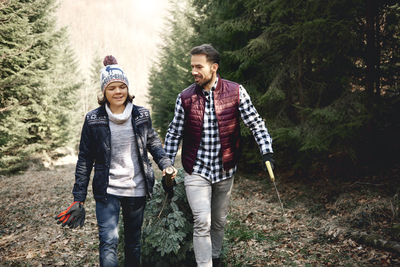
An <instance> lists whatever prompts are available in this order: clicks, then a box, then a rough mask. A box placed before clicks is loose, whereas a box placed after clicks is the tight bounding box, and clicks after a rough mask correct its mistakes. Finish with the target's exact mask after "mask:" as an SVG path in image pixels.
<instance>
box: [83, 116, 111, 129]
mask: <svg viewBox="0 0 400 267" xmlns="http://www.w3.org/2000/svg"><path fill="white" fill-rule="evenodd" d="M87 121H88V125H91V126H92V125H107V123H108V122H107V117H106V116H97V115H96V114H91V115H87Z"/></svg>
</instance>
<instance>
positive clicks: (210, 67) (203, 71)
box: [190, 54, 218, 87]
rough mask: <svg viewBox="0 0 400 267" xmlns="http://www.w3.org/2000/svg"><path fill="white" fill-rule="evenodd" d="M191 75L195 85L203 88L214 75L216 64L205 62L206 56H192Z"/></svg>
mask: <svg viewBox="0 0 400 267" xmlns="http://www.w3.org/2000/svg"><path fill="white" fill-rule="evenodd" d="M190 65H191V66H192V75H193V78H194V81H195V83H196V84H198V85H200V86H202V87H205V86H206V85H207V84H209V83H210V82H211V81H212V80H213V78H214V77H215V75H216V72H217V69H218V64H217V63H211V62H208V61H207V57H206V55H203V54H200V55H192V58H191V63H190Z"/></svg>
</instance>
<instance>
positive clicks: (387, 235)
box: [0, 163, 400, 266]
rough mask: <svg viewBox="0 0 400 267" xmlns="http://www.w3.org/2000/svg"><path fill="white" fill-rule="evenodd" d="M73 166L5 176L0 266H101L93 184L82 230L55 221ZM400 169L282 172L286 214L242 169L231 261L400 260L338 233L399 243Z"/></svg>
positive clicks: (230, 231)
mask: <svg viewBox="0 0 400 267" xmlns="http://www.w3.org/2000/svg"><path fill="white" fill-rule="evenodd" d="M74 168H75V167H74V164H70V163H69V164H62V165H58V166H55V167H53V168H52V169H51V170H50V169H44V168H35V167H33V168H31V169H29V170H28V171H26V172H25V173H24V174H19V175H12V176H1V177H0V196H1V198H0V203H1V205H0V266H98V236H97V225H96V218H95V212H94V200H93V196H92V192H91V186H89V192H88V198H87V201H86V203H85V207H86V211H87V212H86V222H85V226H84V227H83V228H79V229H73V230H71V229H69V228H62V227H61V226H60V225H57V224H56V221H55V219H54V217H55V215H56V214H58V213H59V212H60V211H61V210H62V209H63V208H66V207H68V206H69V205H70V203H71V202H72V194H71V190H72V185H73V180H74V176H73V174H74ZM398 175H399V173H398V169H396V170H394V171H392V172H388V173H387V174H386V176H385V177H369V178H368V179H367V178H363V179H359V180H354V181H352V182H345V181H337V180H336V181H335V182H332V181H318V182H316V181H315V182H312V181H304V180H295V179H289V178H283V177H285V175H284V174H281V176H282V179H281V180H280V179H279V176H278V179H277V188H278V190H279V193H280V195H281V198H282V201H283V203H284V212H285V215H282V209H281V207H280V204H279V202H278V199H277V196H276V192H275V188H274V187H273V185H271V183H270V182H269V180H268V179H267V178H265V177H261V174H260V176H252V177H249V176H247V177H245V176H243V175H240V174H238V175H237V176H236V178H235V179H236V180H235V186H234V190H233V194H232V201H231V211H230V215H229V218H228V225H227V228H226V235H225V241H224V246H225V247H224V251H223V254H224V262H225V264H226V266H269V265H271V266H399V265H400V254H398V253H399V252H398V251H397V252H396V251H395V250H393V249H390V248H389V249H388V250H387V249H386V250H383V249H380V248H378V247H375V246H371V244H368V245H366V244H365V243H364V242H362V241H360V240H355V238H353V236H352V235H350V234H348V232H346V231H344V232H343V231H342V232H340V231H335V228H338V229H339V228H340V229H342V228H343V229H351V230H352V231H357V232H363V233H366V234H368V235H373V236H374V237H376V238H377V239H382V240H390V241H392V242H393V243H394V244H397V243H396V242H399V241H400V232H399V231H396V229H398V228H399V227H398V226H399V212H400V200H399V199H398V193H399V192H398V189H399V188H400V187H399V180H400V179H398ZM393 177H397V178H396V179H393ZM378 178H379V179H378ZM393 181H395V184H393ZM396 181H397V182H396ZM396 183H397V184H396Z"/></svg>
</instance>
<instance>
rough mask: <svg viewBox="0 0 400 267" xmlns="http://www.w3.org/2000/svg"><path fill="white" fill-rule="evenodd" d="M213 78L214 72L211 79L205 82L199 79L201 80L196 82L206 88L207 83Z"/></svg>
mask: <svg viewBox="0 0 400 267" xmlns="http://www.w3.org/2000/svg"><path fill="white" fill-rule="evenodd" d="M213 78H214V74H212V75H211V78H210V79H208V80H205V81H204V82H201V81H199V82H196V83H197V84H198V85H200V86H201V87H203V88H204V87H205V86H206V85H207V84H209V83H211V81H212V79H213Z"/></svg>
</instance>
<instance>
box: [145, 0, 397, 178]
mask: <svg viewBox="0 0 400 267" xmlns="http://www.w3.org/2000/svg"><path fill="white" fill-rule="evenodd" d="M175 2H176V3H175V6H174V8H173V11H172V16H171V17H170V20H169V26H170V28H171V29H172V33H171V34H168V35H166V36H165V38H164V42H163V47H162V52H161V53H160V58H159V59H157V61H156V64H155V65H154V67H153V70H152V74H151V76H150V77H151V78H150V89H149V91H150V92H149V94H150V104H151V106H152V111H153V121H154V125H155V126H156V127H157V128H158V129H159V131H160V133H161V136H165V133H166V129H167V127H168V125H169V122H170V121H171V119H172V117H173V113H174V103H175V101H176V97H177V95H178V93H180V92H181V91H182V90H183V89H185V88H186V87H187V86H189V85H190V84H191V83H192V82H193V79H192V77H191V72H190V54H189V51H190V49H191V48H192V47H194V46H196V45H200V44H203V43H209V44H212V45H213V46H214V47H215V48H216V49H217V50H218V51H219V52H220V54H221V63H220V66H219V74H220V75H221V77H222V78H225V79H228V80H232V81H235V82H238V83H240V84H242V85H243V86H244V87H245V88H246V90H247V91H248V92H249V94H250V96H251V98H252V101H253V104H254V105H255V107H256V108H257V110H258V112H259V113H260V114H261V116H262V117H263V118H264V119H265V121H266V125H267V127H268V130H269V132H270V134H271V136H272V138H273V148H274V152H275V153H274V154H275V157H276V159H277V165H278V166H279V169H290V170H293V171H294V172H295V173H296V175H300V176H308V177H310V176H315V177H318V176H320V175H324V174H328V175H329V176H330V177H335V176H339V175H341V176H343V175H346V176H349V177H350V176H352V175H362V174H366V173H369V172H374V171H378V170H379V169H383V168H387V167H388V166H392V165H393V164H394V163H398V157H397V156H396V155H398V153H399V151H400V150H399V148H400V142H399V141H398V136H399V133H400V131H399V130H400V128H399V127H400V119H399V114H400V113H399V111H400V110H399V109H400V102H399V89H400V88H399V81H400V80H399V73H400V60H399V59H400V53H399V52H400V35H399V34H400V4H399V3H398V2H397V1H390V0H379V1H374V0H367V1H358V0H355V1H329V2H325V1H296V0H279V1H276V0H267V1H265V0H262V1H261V0H235V1H226V0H214V1H207V0H200V1H189V2H188V3H187V4H186V5H184V4H182V2H180V1H175ZM241 129H242V130H241V135H242V147H243V151H242V157H241V162H240V169H241V170H243V171H245V172H251V171H257V170H259V169H260V159H261V157H260V155H259V151H258V149H257V145H256V143H255V142H254V138H253V136H252V135H251V133H250V131H249V130H248V129H247V128H246V127H242V128H241Z"/></svg>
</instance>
